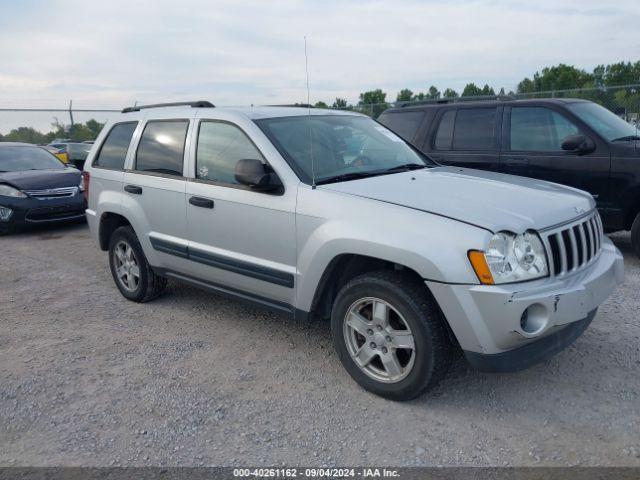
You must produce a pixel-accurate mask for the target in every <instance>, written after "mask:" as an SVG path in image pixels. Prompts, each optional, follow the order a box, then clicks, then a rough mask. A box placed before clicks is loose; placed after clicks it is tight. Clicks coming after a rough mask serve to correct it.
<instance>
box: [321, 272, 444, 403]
mask: <svg viewBox="0 0 640 480" xmlns="http://www.w3.org/2000/svg"><path fill="white" fill-rule="evenodd" d="M331 330H332V336H333V343H334V346H335V348H336V351H337V352H338V356H339V357H340V360H341V361H342V364H343V365H344V367H345V368H346V370H347V371H348V372H349V374H350V375H351V376H352V377H353V379H354V380H355V381H356V382H358V383H359V384H360V385H361V386H362V387H363V388H365V389H366V390H369V391H371V392H373V393H375V394H377V395H380V396H383V397H386V398H390V399H393V400H409V399H411V398H414V397H416V396H418V395H420V394H421V393H423V392H424V391H426V390H428V389H429V388H432V387H433V386H435V385H436V384H437V383H438V381H439V380H440V379H441V378H442V377H443V376H444V374H445V373H446V371H447V369H448V367H449V364H450V363H451V358H452V355H451V354H452V346H451V343H450V341H449V338H448V334H447V331H446V327H445V324H444V319H443V318H442V315H441V313H440V311H439V309H438V307H437V305H436V304H435V301H434V300H433V299H432V298H431V297H430V296H429V295H428V292H427V291H426V289H425V287H424V285H422V284H421V283H420V282H419V281H416V280H414V279H413V278H412V277H410V276H408V275H405V274H403V273H401V272H395V271H381V272H375V273H370V274H365V275H362V276H359V277H357V278H355V279H354V280H352V281H351V282H349V283H348V284H347V285H345V286H344V287H343V288H342V290H341V291H340V292H339V294H338V297H337V298H336V301H335V304H334V308H333V310H332V314H331Z"/></svg>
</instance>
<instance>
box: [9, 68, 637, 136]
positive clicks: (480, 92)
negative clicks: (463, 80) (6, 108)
mask: <svg viewBox="0 0 640 480" xmlns="http://www.w3.org/2000/svg"><path fill="white" fill-rule="evenodd" d="M621 85H640V61H636V62H618V63H612V64H609V65H598V66H597V67H596V68H594V69H593V71H591V72H587V71H586V70H583V69H579V68H576V67H574V66H572V65H565V64H563V63H561V64H559V65H556V66H553V67H546V68H543V69H542V70H540V71H539V72H536V73H534V74H533V77H532V78H529V77H526V78H524V79H523V80H522V81H520V82H519V83H518V85H517V87H516V90H515V91H512V90H510V91H509V92H508V93H505V89H504V87H502V88H500V89H499V90H498V93H496V91H495V89H494V88H493V87H491V86H489V85H487V84H485V85H484V86H482V87H480V86H478V85H476V84H475V83H473V82H471V83H468V84H467V85H465V87H464V88H463V89H462V91H461V92H457V91H456V90H454V89H452V88H445V89H444V90H443V91H440V90H439V89H438V88H437V87H436V86H434V85H431V86H430V87H429V88H427V89H426V90H425V91H424V92H413V91H412V90H411V89H409V88H403V89H401V90H400V91H399V92H398V93H397V95H396V99H395V102H416V101H425V100H439V99H446V98H458V97H477V96H494V95H511V96H524V97H535V96H536V94H537V93H539V92H544V94H545V95H547V94H548V92H553V95H554V96H560V97H561V96H573V97H580V98H585V99H587V100H592V101H594V102H597V103H600V104H601V105H604V106H606V107H607V108H609V109H611V110H613V111H618V110H619V111H634V112H636V113H637V112H638V111H640V87H638V88H629V89H618V90H612V91H608V90H607V87H613V86H621ZM579 89H584V91H582V92H576V91H575V90H579ZM568 90H573V91H570V92H568ZM314 106H315V107H317V108H337V109H342V110H358V111H361V112H363V113H367V114H368V115H371V116H373V117H374V118H375V117H377V116H378V115H380V114H381V113H382V112H383V111H384V110H386V109H387V108H389V107H390V106H391V101H389V100H387V93H386V92H384V91H383V90H382V89H380V88H376V89H374V90H369V91H366V92H362V93H361V94H360V95H359V100H358V103H357V104H355V105H352V104H349V103H348V102H347V100H346V99H344V98H336V99H335V100H334V102H333V103H332V104H331V105H329V104H328V103H325V102H323V101H318V102H316V103H315V105H314ZM617 113H619V112H617ZM103 125H104V124H102V123H100V122H98V121H96V120H93V119H92V120H89V121H87V122H86V123H76V124H74V125H71V126H69V125H62V124H60V123H58V122H56V123H54V124H52V127H53V130H52V131H50V132H49V133H41V132H39V131H37V130H35V129H34V128H31V127H20V128H16V129H14V130H11V132H9V133H8V134H6V135H4V136H3V135H2V134H0V141H5V142H28V143H39V144H44V143H49V142H50V141H51V140H53V139H54V138H71V139H72V140H74V141H78V142H82V141H84V140H93V139H95V138H96V137H97V136H98V134H99V133H100V130H102V127H103Z"/></svg>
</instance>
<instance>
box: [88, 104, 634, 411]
mask: <svg viewBox="0 0 640 480" xmlns="http://www.w3.org/2000/svg"><path fill="white" fill-rule="evenodd" d="M576 161H579V159H576ZM84 181H85V189H86V191H87V192H88V200H89V208H88V210H87V219H88V222H89V226H90V228H91V232H92V234H93V236H94V237H95V239H96V240H97V242H98V244H99V245H100V248H101V249H102V250H108V251H109V264H110V267H111V272H112V274H113V278H114V280H115V283H116V285H117V287H118V289H119V290H120V292H121V293H122V294H123V295H124V296H125V297H126V298H128V299H130V300H133V301H137V302H145V301H148V300H151V299H152V298H154V297H156V296H158V295H159V294H160V293H162V291H163V289H164V287H165V285H166V283H167V278H171V279H175V280H179V281H182V282H186V283H189V284H192V285H195V286H197V287H201V288H204V289H208V290H211V291H213V292H217V293H222V294H226V295H231V296H233V297H236V298H239V299H242V300H246V301H250V302H253V303H255V304H258V305H261V306H264V307H268V308H271V309H274V310H277V311H281V312H286V313H288V314H291V315H294V316H295V317H297V318H306V317H308V316H309V315H311V314H313V315H314V316H316V317H319V318H327V319H328V318H330V319H331V331H332V336H333V342H334V345H335V348H336V351H337V353H338V356H339V357H340V360H341V361H342V363H343V365H344V367H345V368H346V369H347V371H348V372H349V374H350V375H351V376H352V377H353V378H354V379H355V380H356V381H357V382H358V383H359V384H360V385H362V386H363V387H364V388H365V389H367V390H370V391H372V392H375V393H376V394H378V395H382V396H384V397H387V398H391V399H396V400H406V399H409V398H412V397H415V396H417V395H419V394H420V393H421V392H423V391H425V390H427V389H428V388H430V387H432V386H433V385H435V384H436V383H437V382H438V380H440V379H441V378H442V376H443V375H444V374H445V372H446V370H447V367H448V366H449V363H450V361H451V358H452V353H453V352H454V350H455V349H457V348H461V349H462V351H463V352H464V354H465V356H466V358H467V359H468V361H469V362H470V363H471V365H473V366H474V367H477V368H479V369H483V370H491V371H513V370H518V369H522V368H525V367H527V366H529V365H531V364H533V363H534V362H537V361H540V360H542V359H543V358H546V357H548V356H550V355H552V354H554V353H556V352H558V351H559V350H561V349H562V348H564V347H566V346H567V345H569V344H570V343H571V342H572V341H573V340H575V339H576V338H577V337H578V336H579V335H580V334H581V333H582V332H583V331H584V330H585V329H586V328H587V326H588V325H589V323H590V322H591V320H592V319H593V317H594V316H595V314H596V310H597V308H598V306H599V305H600V304H601V303H602V302H603V301H604V300H605V299H606V298H607V296H608V295H609V294H610V293H611V291H612V290H613V289H614V287H615V286H616V284H618V283H620V282H621V281H622V278H623V261H622V256H621V255H620V252H619V251H618V250H617V249H616V247H615V246H614V245H613V244H612V243H611V241H609V240H608V239H607V238H606V237H605V236H604V235H603V231H602V224H601V222H600V218H599V216H598V212H597V210H596V209H595V207H594V201H593V199H592V198H591V197H590V196H589V195H588V194H586V193H584V192H582V191H579V190H575V189H572V188H567V187H563V186H560V185H556V184H552V183H546V182H542V181H536V180H530V179H525V178H519V177H513V176H508V175H501V174H495V173H489V172H480V171H475V170H469V169H463V168H452V167H440V166H438V165H437V164H436V163H434V162H433V161H431V160H430V159H429V158H427V157H425V156H424V155H422V154H420V153H419V152H417V151H416V150H415V149H413V148H412V147H411V146H410V145H408V144H407V143H405V142H404V141H403V140H402V139H400V138H399V137H397V136H396V135H395V134H393V133H392V132H390V131H389V130H387V129H386V128H384V127H383V126H381V125H379V124H378V123H376V122H375V121H374V120H371V119H370V118H368V117H365V116H362V115H358V114H355V113H352V112H336V111H329V110H315V109H314V110H311V111H307V110H306V109H302V108H283V107H257V108H245V109H231V108H224V109H223V108H214V107H213V105H211V104H210V103H208V102H193V103H189V104H168V105H167V104H165V105H150V106H147V107H134V108H128V109H125V110H124V111H123V113H122V115H121V116H120V117H119V118H118V119H117V120H116V121H113V122H111V123H109V124H108V125H107V126H106V127H105V128H104V130H103V132H102V133H101V135H100V137H99V138H98V140H97V142H96V147H95V148H94V149H93V150H92V152H91V154H90V155H89V158H88V160H87V162H86V165H85V172H84Z"/></svg>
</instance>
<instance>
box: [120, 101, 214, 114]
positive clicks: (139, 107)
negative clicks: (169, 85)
mask: <svg viewBox="0 0 640 480" xmlns="http://www.w3.org/2000/svg"><path fill="white" fill-rule="evenodd" d="M161 107H191V108H214V107H215V105H214V104H213V103H211V102H209V101H208V100H197V101H195V102H172V103H154V104H151V105H136V106H133V107H127V108H123V109H122V113H129V112H139V111H140V110H142V109H144V108H161Z"/></svg>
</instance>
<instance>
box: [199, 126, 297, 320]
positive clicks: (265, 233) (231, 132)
mask: <svg viewBox="0 0 640 480" xmlns="http://www.w3.org/2000/svg"><path fill="white" fill-rule="evenodd" d="M194 148H195V161H194V163H193V170H194V172H191V174H192V175H193V174H194V173H195V175H193V176H194V178H193V179H190V180H189V181H188V182H187V187H186V195H187V222H188V227H187V228H188V235H189V259H190V262H191V264H192V269H193V271H194V272H195V273H196V276H197V277H198V278H200V279H204V280H206V281H208V282H211V283H213V284H214V285H216V286H223V287H224V288H227V289H230V290H231V291H232V293H236V294H238V295H240V296H246V297H248V298H249V299H250V300H254V301H259V302H260V301H262V300H265V301H266V302H269V303H276V304H280V305H281V306H283V309H286V308H289V307H290V305H293V304H294V300H295V289H294V278H295V273H296V237H295V201H296V192H295V191H294V190H293V189H290V190H285V189H283V191H280V192H275V193H262V192H259V191H255V190H252V189H251V188H249V187H247V186H244V185H241V184H239V183H238V182H237V181H236V179H235V175H234V171H235V166H236V164H237V162H238V161H239V160H242V159H257V160H260V161H262V162H263V163H267V162H266V159H265V158H264V156H263V155H262V154H261V152H260V151H259V150H258V148H257V147H256V146H255V145H254V143H253V142H252V141H251V140H250V138H249V137H248V136H247V135H246V134H245V133H244V132H243V131H242V130H241V129H240V128H239V127H238V126H237V125H235V124H233V123H230V122H226V121H218V120H201V121H200V125H199V128H198V132H197V138H196V139H195V143H194ZM276 173H277V172H276ZM271 306H273V305H271Z"/></svg>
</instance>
